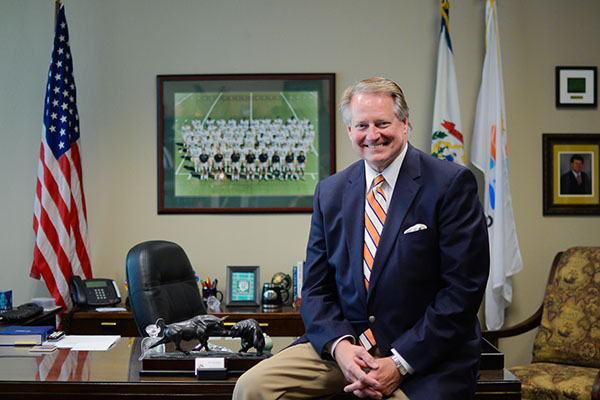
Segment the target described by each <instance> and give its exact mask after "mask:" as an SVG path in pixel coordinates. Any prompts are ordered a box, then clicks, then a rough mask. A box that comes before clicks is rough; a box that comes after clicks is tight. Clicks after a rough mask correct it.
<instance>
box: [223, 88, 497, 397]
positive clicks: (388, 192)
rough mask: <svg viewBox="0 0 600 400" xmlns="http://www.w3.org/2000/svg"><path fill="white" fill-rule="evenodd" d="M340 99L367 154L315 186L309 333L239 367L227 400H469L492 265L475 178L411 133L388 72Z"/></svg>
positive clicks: (305, 307) (355, 141)
mask: <svg viewBox="0 0 600 400" xmlns="http://www.w3.org/2000/svg"><path fill="white" fill-rule="evenodd" d="M340 109H341V112H342V118H343V120H344V123H345V124H346V126H347V130H348V134H349V136H350V140H351V142H352V146H353V148H354V150H355V151H356V153H357V154H358V155H359V156H360V158H361V159H362V161H358V162H356V163H354V164H352V165H351V166H350V167H348V168H347V169H345V170H344V171H342V172H340V173H338V174H335V175H333V176H331V177H329V178H327V179H325V180H323V181H322V182H320V184H319V185H317V188H316V190H315V196H314V213H313V216H312V224H311V230H310V237H309V242H308V248H307V256H306V266H305V276H306V280H305V283H304V288H303V291H302V304H301V310H300V311H301V314H302V318H303V321H304V325H305V327H306V334H305V335H304V336H303V337H302V338H300V339H299V340H298V341H297V342H296V343H295V344H294V345H293V346H290V347H288V348H287V349H285V350H283V351H281V352H280V353H278V354H276V355H275V356H273V357H272V358H270V359H268V360H265V361H263V362H261V363H259V364H258V365H257V366H255V367H254V368H252V369H251V370H249V371H248V372H247V373H246V374H244V375H243V376H242V377H241V378H240V379H239V381H238V384H237V385H236V389H235V392H234V398H235V399H275V398H283V399H287V398H294V399H296V398H298V399H310V398H317V397H320V396H327V395H332V394H335V393H341V392H342V391H345V392H352V393H354V394H355V395H356V396H358V397H361V398H363V397H372V398H376V399H380V398H383V397H386V398H393V399H406V398H410V399H411V400H415V399H423V400H435V399H444V400H448V399H451V400H453V399H456V400H466V399H471V398H472V397H473V394H474V392H475V385H476V381H477V371H478V368H479V361H480V355H481V332H480V327H479V322H478V320H477V311H478V309H479V306H480V303H481V300H482V297H483V293H484V289H485V285H486V282H487V277H488V272H489V250H488V236H487V228H486V225H485V218H484V215H483V213H482V210H481V206H480V202H479V198H478V196H477V184H476V181H475V178H474V176H473V174H472V173H471V172H470V171H469V170H468V169H466V168H464V167H461V166H458V165H456V164H453V163H450V162H448V161H442V160H438V159H436V158H434V157H432V156H430V155H428V154H425V153H423V152H421V151H419V150H417V149H415V148H414V147H412V146H411V145H410V144H409V143H408V131H409V123H408V107H407V105H406V102H405V99H404V95H403V93H402V90H401V89H400V87H398V85H397V84H396V83H395V82H393V81H390V80H388V79H385V78H371V79H366V80H363V81H360V82H358V83H356V84H355V85H354V86H352V87H350V88H349V89H347V90H346V92H345V93H344V96H343V98H342V102H341V105H340ZM379 175H382V176H383V180H382V179H381V178H380V177H379ZM372 182H376V187H375V188H373V189H372ZM380 189H381V190H380ZM372 191H373V193H375V192H377V194H374V195H372V196H371V195H370V193H371V192H372ZM370 196H371V197H370ZM372 198H375V199H377V201H378V202H379V203H381V204H380V205H381V206H382V208H381V210H379V206H378V205H375V206H373V203H372V201H371V200H372ZM374 207H375V208H377V210H376V212H375V213H373V210H374ZM382 213H383V214H382ZM373 218H375V219H377V220H378V222H377V221H375V222H371V219H373ZM373 226H377V232H375V231H374V230H373ZM375 236H377V237H378V239H377V241H376V242H377V244H376V245H375V247H373V240H372V239H373V237H375ZM379 237H380V238H379ZM371 255H374V257H373V259H372V260H371Z"/></svg>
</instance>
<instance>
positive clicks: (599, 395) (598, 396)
mask: <svg viewBox="0 0 600 400" xmlns="http://www.w3.org/2000/svg"><path fill="white" fill-rule="evenodd" d="M592 400H600V371H598V374H596V379H594V386H592Z"/></svg>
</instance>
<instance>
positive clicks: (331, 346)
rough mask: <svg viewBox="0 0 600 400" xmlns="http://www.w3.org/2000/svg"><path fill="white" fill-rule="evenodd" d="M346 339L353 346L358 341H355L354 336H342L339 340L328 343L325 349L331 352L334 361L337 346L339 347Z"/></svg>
mask: <svg viewBox="0 0 600 400" xmlns="http://www.w3.org/2000/svg"><path fill="white" fill-rule="evenodd" d="M344 339H347V340H348V341H350V343H352V344H356V339H354V336H352V335H346V336H342V337H341V338H339V339H334V340H332V341H330V342H329V343H327V344H326V345H325V348H326V349H327V351H328V352H329V354H331V357H332V358H333V359H334V360H335V356H334V355H333V352H334V351H335V346H337V345H338V343H339V342H341V341H342V340H344Z"/></svg>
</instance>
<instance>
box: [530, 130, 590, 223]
mask: <svg viewBox="0 0 600 400" xmlns="http://www.w3.org/2000/svg"><path fill="white" fill-rule="evenodd" d="M542 159H543V196H544V211H543V212H544V215H579V214H596V215H598V214H600V195H599V190H600V134H549V133H545V134H543V135H542Z"/></svg>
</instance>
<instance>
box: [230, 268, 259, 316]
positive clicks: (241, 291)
mask: <svg viewBox="0 0 600 400" xmlns="http://www.w3.org/2000/svg"><path fill="white" fill-rule="evenodd" d="M259 286H260V267H258V266H252V267H250V266H228V267H227V298H226V303H225V305H226V306H227V307H235V306H246V307H247V306H254V307H257V306H258V305H259V303H260V302H259V294H258V289H259Z"/></svg>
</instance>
